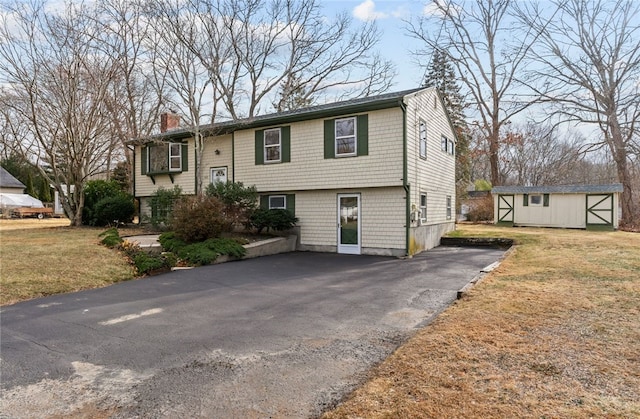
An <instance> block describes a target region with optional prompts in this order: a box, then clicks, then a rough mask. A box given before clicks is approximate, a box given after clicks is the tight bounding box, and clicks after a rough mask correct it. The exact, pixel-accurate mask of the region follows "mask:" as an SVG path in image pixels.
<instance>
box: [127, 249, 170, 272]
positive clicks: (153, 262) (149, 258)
mask: <svg viewBox="0 0 640 419" xmlns="http://www.w3.org/2000/svg"><path fill="white" fill-rule="evenodd" d="M133 264H134V265H135V266H136V270H137V271H138V274H140V275H145V274H149V273H151V272H154V271H159V270H168V269H170V268H171V266H172V265H171V264H170V262H169V260H168V259H167V258H166V257H164V256H163V255H149V254H147V253H145V252H139V253H137V254H136V255H135V256H133Z"/></svg>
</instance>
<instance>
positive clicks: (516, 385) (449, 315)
mask: <svg viewBox="0 0 640 419" xmlns="http://www.w3.org/2000/svg"><path fill="white" fill-rule="evenodd" d="M454 234H455V235H459V236H489V237H509V238H514V239H516V242H517V246H516V247H515V249H514V250H513V251H512V252H511V253H510V254H509V255H508V256H507V258H506V259H505V260H504V261H503V263H502V264H501V265H500V267H499V268H498V269H496V270H495V271H494V272H492V273H491V274H489V275H488V276H487V277H486V278H485V279H484V281H482V282H481V283H480V284H479V285H477V286H476V287H474V288H473V289H472V290H471V291H470V292H469V293H468V294H466V295H465V297H464V298H463V299H462V300H459V301H458V302H457V303H456V304H454V305H453V306H451V307H450V308H449V309H448V310H446V311H445V312H444V313H443V314H442V315H440V316H439V317H438V318H437V319H436V320H435V321H434V322H433V323H431V324H430V325H428V326H427V327H425V328H423V329H421V330H420V331H418V332H417V333H416V335H415V336H414V337H413V338H412V339H411V340H410V341H409V342H407V343H406V344H405V345H403V346H402V347H400V348H399V349H398V350H397V351H396V352H395V353H394V354H393V355H392V356H391V357H389V358H388V359H387V360H386V361H384V362H383V363H382V364H380V365H379V366H378V367H376V368H375V369H374V370H373V371H371V372H370V376H369V379H368V382H366V383H365V384H364V385H363V386H362V387H361V388H360V389H358V390H356V391H355V392H354V393H353V394H351V395H350V396H349V397H348V398H347V399H346V401H344V402H343V403H342V404H341V405H339V406H338V407H337V408H336V409H335V410H333V411H330V412H327V413H326V414H325V415H324V418H326V419H328V418H487V417H501V418H502V417H524V418H583V417H608V418H631V417H640V391H639V390H638V389H640V234H637V233H624V232H586V231H576V230H556V229H534V228H520V229H514V228H499V227H493V226H467V225H463V226H459V227H458V231H456V232H455V233H454Z"/></svg>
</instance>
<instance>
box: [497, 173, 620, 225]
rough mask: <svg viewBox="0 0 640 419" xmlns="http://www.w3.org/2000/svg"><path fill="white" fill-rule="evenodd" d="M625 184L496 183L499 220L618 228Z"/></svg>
mask: <svg viewBox="0 0 640 419" xmlns="http://www.w3.org/2000/svg"><path fill="white" fill-rule="evenodd" d="M620 193H622V184H619V183H616V184H611V185H562V186H496V187H494V188H493V189H492V190H491V194H492V195H493V213H494V220H495V223H496V224H501V225H511V226H532V227H559V228H584V229H589V230H591V229H593V230H615V229H617V228H618V218H619V217H618V213H619V210H618V206H619V204H618V203H619V198H620Z"/></svg>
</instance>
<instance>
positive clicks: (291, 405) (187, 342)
mask: <svg viewBox="0 0 640 419" xmlns="http://www.w3.org/2000/svg"><path fill="white" fill-rule="evenodd" d="M502 254H503V251H502V250H497V249H488V248H455V247H450V248H447V247H439V248H436V249H432V250H430V251H428V252H424V253H422V254H421V255H419V256H417V257H415V258H413V259H409V260H400V259H395V258H387V257H375V256H349V255H337V254H325V253H290V254H283V255H276V256H269V257H263V258H258V259H252V260H246V261H240V262H232V263H226V264H221V265H214V266H207V267H202V268H197V269H193V270H187V271H177V272H172V273H168V274H164V275H159V276H155V277H151V278H146V279H141V280H137V281H130V282H125V283H120V284H116V285H113V286H110V287H108V288H102V289H96V290H90V291H84V292H79V293H73V294H66V295H59V296H52V297H48V298H42V299H38V300H33V301H28V302H24V303H20V304H16V305H13V306H9V307H4V308H3V309H2V310H1V313H0V316H1V317H0V321H1V326H2V327H1V334H0V358H1V364H0V366H1V368H2V376H1V380H2V382H1V384H2V390H3V391H2V398H1V399H0V412H2V413H0V417H4V416H2V415H6V416H7V417H46V416H51V415H68V414H70V413H72V412H74V411H76V410H78V409H84V410H85V411H86V409H98V410H99V409H107V408H111V409H115V415H116V416H117V417H195V416H202V417H256V418H263V417H309V416H313V415H316V414H318V413H319V412H321V411H322V410H323V409H325V408H326V407H327V406H330V405H332V404H334V403H335V402H336V401H338V400H340V398H341V397H343V396H344V395H345V394H346V393H347V392H348V391H350V390H352V389H353V388H354V387H355V386H356V385H357V384H358V383H360V382H361V381H362V379H363V377H364V374H365V373H366V371H367V370H368V369H369V368H370V367H371V366H372V365H374V364H375V363H377V362H379V361H380V360H382V359H384V358H385V357H386V356H388V355H389V354H390V353H391V352H392V351H393V350H394V349H395V348H396V347H397V346H398V345H399V344H401V343H402V342H403V341H404V340H406V339H407V338H408V337H409V336H411V334H412V333H413V332H414V331H415V329H416V327H419V326H420V325H423V324H426V323H427V322H428V321H430V320H431V319H432V318H433V317H434V316H435V315H437V314H438V313H439V312H440V311H442V310H443V309H444V308H446V307H447V306H448V305H449V304H451V302H452V301H454V300H455V298H456V293H457V290H459V289H461V288H462V287H464V286H465V285H466V284H467V283H468V282H469V281H470V280H471V279H472V278H474V277H475V276H477V275H478V274H479V272H480V270H481V269H482V268H483V267H485V266H487V265H489V264H491V263H493V262H495V261H496V260H498V259H499V258H500V257H501V256H502ZM112 412H113V411H112Z"/></svg>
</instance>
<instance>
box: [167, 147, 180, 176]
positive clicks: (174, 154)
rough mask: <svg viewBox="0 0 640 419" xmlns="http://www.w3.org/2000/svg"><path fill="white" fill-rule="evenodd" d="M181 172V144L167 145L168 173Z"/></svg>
mask: <svg viewBox="0 0 640 419" xmlns="http://www.w3.org/2000/svg"><path fill="white" fill-rule="evenodd" d="M181 170H182V144H177V143H170V144H169V171H170V172H175V171H181Z"/></svg>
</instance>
